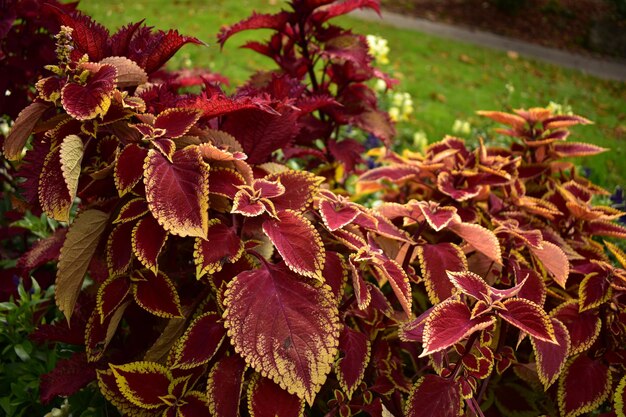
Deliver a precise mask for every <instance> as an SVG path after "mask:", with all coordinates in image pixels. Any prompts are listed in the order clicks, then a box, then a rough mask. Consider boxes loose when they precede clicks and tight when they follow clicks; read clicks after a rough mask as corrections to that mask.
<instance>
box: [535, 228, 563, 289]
mask: <svg viewBox="0 0 626 417" xmlns="http://www.w3.org/2000/svg"><path fill="white" fill-rule="evenodd" d="M541 246H542V248H541V249H538V248H533V247H532V246H529V249H530V251H531V252H532V254H533V255H535V256H536V257H537V258H538V259H539V260H540V261H541V263H542V264H543V266H545V267H546V269H547V270H548V271H550V273H551V274H552V275H553V276H554V280H555V281H556V282H557V284H559V285H560V286H561V287H563V288H565V284H566V282H567V277H568V276H569V261H568V260H567V255H565V252H563V251H562V250H561V248H559V247H558V246H556V245H555V244H554V243H550V242H548V241H545V240H544V241H543V242H541Z"/></svg>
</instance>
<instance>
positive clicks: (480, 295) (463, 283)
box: [448, 271, 491, 301]
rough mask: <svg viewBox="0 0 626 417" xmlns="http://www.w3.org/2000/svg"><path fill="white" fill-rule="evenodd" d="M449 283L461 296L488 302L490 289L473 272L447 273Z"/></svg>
mask: <svg viewBox="0 0 626 417" xmlns="http://www.w3.org/2000/svg"><path fill="white" fill-rule="evenodd" d="M448 278H449V279H450V282H452V284H454V286H455V287H457V288H458V289H459V290H460V291H461V292H462V293H463V294H465V295H469V296H471V297H474V298H475V299H477V300H483V301H485V300H489V299H490V298H491V297H490V296H491V289H490V287H489V285H487V283H486V282H485V280H483V279H482V278H481V277H480V276H478V275H476V274H475V273H473V272H469V271H462V272H448Z"/></svg>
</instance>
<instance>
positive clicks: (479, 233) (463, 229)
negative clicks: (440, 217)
mask: <svg viewBox="0 0 626 417" xmlns="http://www.w3.org/2000/svg"><path fill="white" fill-rule="evenodd" d="M449 229H450V230H452V231H453V232H454V233H456V234H457V235H459V236H461V237H462V238H463V239H465V241H466V242H467V243H469V244H470V245H472V246H473V247H474V249H476V250H477V251H479V252H481V253H482V254H483V255H485V256H486V257H487V258H489V259H491V260H492V261H494V262H496V263H497V264H502V252H501V250H500V243H499V241H498V238H497V237H496V235H495V234H494V233H493V232H492V231H491V230H489V229H486V228H484V227H483V226H481V225H479V224H470V223H461V222H454V223H453V224H451V225H450V226H449Z"/></svg>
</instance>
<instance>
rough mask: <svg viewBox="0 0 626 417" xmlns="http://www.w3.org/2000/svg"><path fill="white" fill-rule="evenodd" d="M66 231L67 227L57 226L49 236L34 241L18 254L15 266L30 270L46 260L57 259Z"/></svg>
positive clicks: (26, 270)
mask: <svg viewBox="0 0 626 417" xmlns="http://www.w3.org/2000/svg"><path fill="white" fill-rule="evenodd" d="M66 233H67V229H64V228H58V229H57V230H55V231H54V233H53V234H52V235H51V236H48V237H47V238H44V239H40V240H38V241H37V242H35V243H34V244H33V246H32V247H31V248H30V250H29V251H28V252H26V253H24V254H23V255H22V256H20V258H19V259H18V260H17V265H16V267H17V268H19V269H22V270H23V271H24V272H30V271H32V270H33V269H35V268H38V267H40V266H42V265H44V264H45V263H47V262H50V261H54V260H56V259H58V258H59V255H60V253H61V247H62V246H63V242H65V234H66Z"/></svg>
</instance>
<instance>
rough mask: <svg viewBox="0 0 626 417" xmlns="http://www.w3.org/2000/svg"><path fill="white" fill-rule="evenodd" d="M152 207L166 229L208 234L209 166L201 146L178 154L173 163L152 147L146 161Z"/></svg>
mask: <svg viewBox="0 0 626 417" xmlns="http://www.w3.org/2000/svg"><path fill="white" fill-rule="evenodd" d="M144 183H145V185H146V198H147V200H148V207H149V208H150V211H151V212H152V214H153V215H154V217H155V218H156V219H157V220H158V222H159V224H161V226H163V228H164V229H165V230H167V231H168V232H170V233H173V234H175V235H178V236H182V237H185V236H195V237H202V238H204V237H206V235H207V230H208V227H209V217H208V208H209V200H208V197H209V168H208V166H207V165H206V164H205V163H204V161H203V160H202V156H201V154H200V151H199V150H198V148H197V147H194V146H189V147H187V148H184V149H181V150H179V151H177V152H176V153H174V155H173V157H172V162H171V163H170V162H169V161H168V160H167V158H165V157H164V156H163V155H161V154H160V153H158V152H157V151H155V150H153V149H151V150H150V151H149V152H148V156H147V158H146V161H145V164H144Z"/></svg>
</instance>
